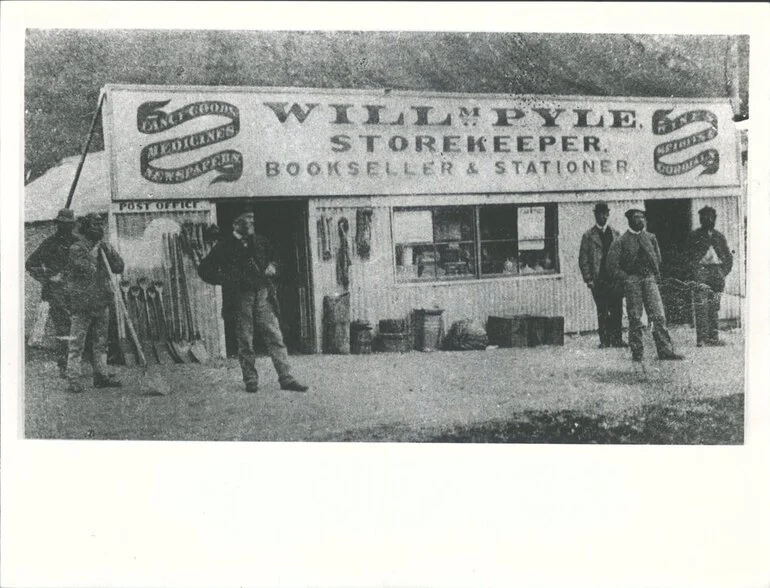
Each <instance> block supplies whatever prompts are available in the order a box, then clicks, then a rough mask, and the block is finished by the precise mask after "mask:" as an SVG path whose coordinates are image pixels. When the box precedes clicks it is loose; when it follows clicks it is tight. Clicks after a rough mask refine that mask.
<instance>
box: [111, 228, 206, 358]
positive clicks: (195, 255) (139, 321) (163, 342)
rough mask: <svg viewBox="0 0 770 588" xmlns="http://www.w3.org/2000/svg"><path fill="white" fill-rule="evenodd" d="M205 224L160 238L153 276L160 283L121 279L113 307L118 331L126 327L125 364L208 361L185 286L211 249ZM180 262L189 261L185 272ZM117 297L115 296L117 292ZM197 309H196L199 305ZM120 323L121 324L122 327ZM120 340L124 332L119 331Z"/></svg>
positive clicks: (123, 330)
mask: <svg viewBox="0 0 770 588" xmlns="http://www.w3.org/2000/svg"><path fill="white" fill-rule="evenodd" d="M203 231H204V226H203V225H193V224H192V223H186V224H185V225H183V226H182V232H181V233H179V234H177V233H166V234H164V235H163V237H162V239H163V251H162V263H161V266H160V268H157V272H156V273H158V272H159V273H160V275H162V276H163V279H162V280H159V279H155V280H152V279H150V278H148V277H140V278H138V279H137V280H136V283H131V281H129V280H121V281H120V292H119V295H120V297H121V299H122V302H123V304H118V305H117V306H118V309H119V313H118V314H119V315H120V314H122V315H125V316H123V317H121V318H122V319H123V320H120V321H119V324H120V325H121V327H127V328H128V331H129V335H131V337H130V338H131V340H132V343H133V346H134V356H135V357H131V352H130V350H127V349H125V348H127V347H130V346H129V345H128V344H124V345H122V347H124V349H123V356H124V358H125V361H126V364H132V363H134V361H133V360H134V359H135V363H138V364H140V365H146V364H156V363H157V364H166V363H190V362H196V363H206V362H207V361H208V359H209V353H208V349H207V348H206V345H205V342H204V340H203V337H202V336H201V333H200V329H199V327H198V323H197V320H196V311H197V310H198V309H196V308H194V307H193V301H192V294H191V288H190V281H189V279H190V274H191V273H194V272H193V271H191V269H195V268H197V266H198V264H199V263H200V260H201V259H202V258H203V257H205V255H207V254H208V252H209V251H210V250H211V246H212V243H211V241H210V240H209V239H207V238H204V232H203ZM185 258H187V259H188V260H190V261H191V264H190V265H188V268H185ZM116 295H117V293H116ZM198 306H200V305H198ZM123 321H125V325H123ZM118 333H119V336H120V338H121V341H123V342H125V341H126V337H125V328H119V329H118Z"/></svg>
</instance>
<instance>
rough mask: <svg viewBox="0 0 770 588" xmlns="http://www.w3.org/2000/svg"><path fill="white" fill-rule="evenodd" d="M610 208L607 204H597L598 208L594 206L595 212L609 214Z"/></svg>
mask: <svg viewBox="0 0 770 588" xmlns="http://www.w3.org/2000/svg"><path fill="white" fill-rule="evenodd" d="M609 211H610V207H609V206H607V203H606V202H597V203H596V206H594V212H609Z"/></svg>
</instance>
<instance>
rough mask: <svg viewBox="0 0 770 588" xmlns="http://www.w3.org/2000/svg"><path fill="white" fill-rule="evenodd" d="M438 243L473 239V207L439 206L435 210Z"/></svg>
mask: <svg viewBox="0 0 770 588" xmlns="http://www.w3.org/2000/svg"><path fill="white" fill-rule="evenodd" d="M433 230H434V233H433V235H434V238H435V242H436V243H441V242H447V241H470V240H472V239H473V208H471V207H470V206H467V207H464V208H439V209H436V210H435V211H434V212H433Z"/></svg>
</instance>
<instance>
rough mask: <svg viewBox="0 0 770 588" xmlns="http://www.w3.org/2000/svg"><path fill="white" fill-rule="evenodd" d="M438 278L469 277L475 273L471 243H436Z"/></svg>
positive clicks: (473, 252)
mask: <svg viewBox="0 0 770 588" xmlns="http://www.w3.org/2000/svg"><path fill="white" fill-rule="evenodd" d="M436 251H437V253H438V263H437V266H436V270H437V275H438V277H439V278H458V277H459V278H470V277H474V276H475V274H476V268H475V265H476V264H475V259H476V254H475V248H474V247H473V244H472V243H462V244H457V245H437V246H436Z"/></svg>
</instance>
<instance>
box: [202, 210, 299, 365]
mask: <svg viewBox="0 0 770 588" xmlns="http://www.w3.org/2000/svg"><path fill="white" fill-rule="evenodd" d="M244 211H250V212H253V213H254V225H255V229H256V232H257V233H260V234H262V235H264V236H265V237H267V239H268V240H269V241H270V243H272V245H273V247H274V248H275V250H276V253H277V254H278V258H279V263H280V267H279V272H280V273H279V276H278V280H277V282H276V285H277V288H278V301H279V303H280V306H281V313H280V317H279V318H280V321H281V330H282V331H283V338H284V342H285V343H286V347H287V348H288V349H289V352H290V353H312V352H313V342H314V335H313V321H312V308H311V306H312V305H311V304H310V300H311V286H310V265H309V257H308V250H307V246H308V245H307V216H308V212H307V202H306V201H299V200H281V201H274V200H271V201H256V202H255V201H253V200H252V201H238V202H223V203H219V204H217V222H218V225H219V228H220V230H221V231H222V233H223V234H227V233H229V232H231V231H232V230H233V228H232V226H233V224H232V223H233V219H234V218H235V217H236V216H238V215H239V214H241V213H242V212H244ZM232 296H233V293H232V292H229V291H228V289H227V288H223V289H222V298H223V300H222V303H223V305H224V306H225V307H227V305H228V304H229V303H231V302H232ZM225 344H226V347H227V355H228V356H230V355H235V354H237V352H238V344H237V340H236V335H235V325H234V321H233V319H232V318H230V319H227V318H226V319H225ZM254 349H255V350H256V351H257V353H264V352H265V347H264V344H263V343H262V338H261V337H260V336H259V334H258V333H257V334H256V336H255V337H254Z"/></svg>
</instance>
